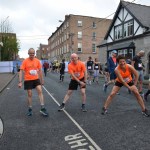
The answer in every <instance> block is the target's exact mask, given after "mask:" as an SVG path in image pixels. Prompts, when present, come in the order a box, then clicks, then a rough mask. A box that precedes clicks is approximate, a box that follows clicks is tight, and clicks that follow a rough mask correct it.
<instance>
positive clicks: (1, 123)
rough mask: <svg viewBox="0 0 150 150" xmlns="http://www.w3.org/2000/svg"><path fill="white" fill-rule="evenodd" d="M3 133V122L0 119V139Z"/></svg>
mask: <svg viewBox="0 0 150 150" xmlns="http://www.w3.org/2000/svg"><path fill="white" fill-rule="evenodd" d="M3 131H4V126H3V121H2V119H1V118H0V138H1V137H2V134H3Z"/></svg>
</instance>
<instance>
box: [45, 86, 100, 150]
mask: <svg viewBox="0 0 150 150" xmlns="http://www.w3.org/2000/svg"><path fill="white" fill-rule="evenodd" d="M43 88H44V90H45V91H46V92H47V93H48V95H49V96H50V97H51V98H52V99H53V101H54V102H55V103H56V104H57V105H58V106H60V104H59V103H58V101H57V100H56V99H55V98H54V97H53V95H52V94H51V93H50V92H49V91H48V90H47V89H46V88H45V87H44V86H43ZM63 111H64V113H65V114H66V115H67V116H68V117H69V118H70V120H71V121H72V122H73V123H74V124H75V125H76V126H77V127H78V129H79V130H80V131H81V132H82V133H83V134H84V135H85V137H87V139H88V140H89V141H90V142H91V143H92V144H93V146H94V147H95V148H96V149H97V150H102V149H101V148H100V147H99V146H98V145H97V144H96V143H95V142H94V141H93V140H92V138H91V137H90V136H89V135H88V134H87V133H86V132H85V131H84V130H83V129H82V127H81V126H80V125H79V124H78V123H77V122H76V121H75V120H74V119H73V118H72V117H71V115H69V113H68V112H67V111H66V110H63Z"/></svg>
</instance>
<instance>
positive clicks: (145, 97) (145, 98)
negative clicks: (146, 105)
mask: <svg viewBox="0 0 150 150" xmlns="http://www.w3.org/2000/svg"><path fill="white" fill-rule="evenodd" d="M144 100H145V101H146V102H147V95H146V94H144Z"/></svg>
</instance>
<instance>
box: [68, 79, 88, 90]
mask: <svg viewBox="0 0 150 150" xmlns="http://www.w3.org/2000/svg"><path fill="white" fill-rule="evenodd" d="M80 81H82V82H84V78H82V79H80ZM78 85H79V86H80V84H79V83H78V82H77V81H76V80H72V79H71V81H70V83H69V88H68V90H77V89H78ZM80 88H81V86H80ZM82 88H86V85H85V86H84V87H82Z"/></svg>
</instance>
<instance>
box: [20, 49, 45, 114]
mask: <svg viewBox="0 0 150 150" xmlns="http://www.w3.org/2000/svg"><path fill="white" fill-rule="evenodd" d="M28 54H29V58H27V59H25V60H24V61H23V63H22V65H21V67H20V72H19V83H18V87H19V88H21V87H22V76H23V71H24V89H25V90H27V94H28V99H27V100H28V107H29V108H28V113H27V115H28V116H32V89H34V88H36V90H37V92H38V96H39V99H40V103H41V109H40V113H41V114H43V115H44V116H48V113H47V111H46V108H45V106H44V98H43V93H42V86H41V84H42V85H43V84H44V80H43V75H42V65H41V63H40V61H39V60H38V59H37V58H35V56H34V55H35V50H34V49H33V48H30V49H29V50H28Z"/></svg>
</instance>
